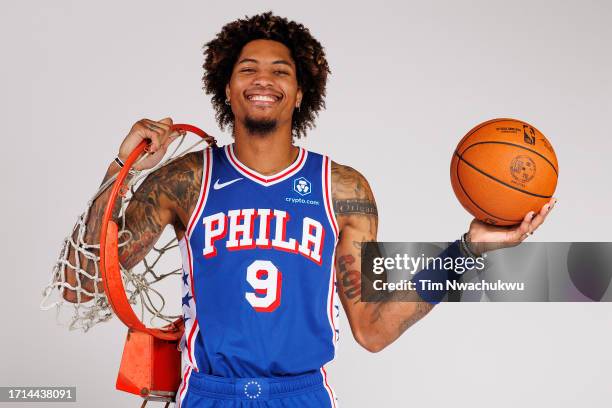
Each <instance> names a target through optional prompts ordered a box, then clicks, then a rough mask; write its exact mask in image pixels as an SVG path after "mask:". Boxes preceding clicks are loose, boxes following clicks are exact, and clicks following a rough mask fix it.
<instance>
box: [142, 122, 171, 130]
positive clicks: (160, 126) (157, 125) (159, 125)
mask: <svg viewBox="0 0 612 408" xmlns="http://www.w3.org/2000/svg"><path fill="white" fill-rule="evenodd" d="M143 121H144V124H145V126H146V127H147V128H148V129H151V130H154V131H156V132H161V133H163V132H167V131H168V130H169V129H170V126H169V125H168V124H166V123H164V122H161V121H158V122H156V121H154V120H151V119H144V120H143Z"/></svg>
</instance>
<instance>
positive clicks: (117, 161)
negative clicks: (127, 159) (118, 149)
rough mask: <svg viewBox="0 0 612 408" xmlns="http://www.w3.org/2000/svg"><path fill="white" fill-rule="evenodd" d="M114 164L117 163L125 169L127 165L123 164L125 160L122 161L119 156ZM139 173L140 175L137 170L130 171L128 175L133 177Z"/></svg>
mask: <svg viewBox="0 0 612 408" xmlns="http://www.w3.org/2000/svg"><path fill="white" fill-rule="evenodd" d="M114 162H115V163H117V166H119V167H121V168H123V167H124V166H125V163H124V162H123V160H121V159H120V158H119V156H117V157H115V160H114ZM139 173H140V171H139V170H136V169H130V171H128V174H130V175H131V176H136V175H138V174H139Z"/></svg>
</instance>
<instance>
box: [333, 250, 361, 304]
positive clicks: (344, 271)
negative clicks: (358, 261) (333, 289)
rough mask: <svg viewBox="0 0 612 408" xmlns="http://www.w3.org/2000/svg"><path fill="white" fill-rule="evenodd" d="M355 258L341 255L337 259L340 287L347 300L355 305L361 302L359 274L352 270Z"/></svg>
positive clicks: (357, 271)
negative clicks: (352, 301)
mask: <svg viewBox="0 0 612 408" xmlns="http://www.w3.org/2000/svg"><path fill="white" fill-rule="evenodd" d="M354 264H355V257H354V256H353V255H350V254H349V255H343V256H340V257H339V258H338V272H339V273H340V285H341V286H342V289H341V290H342V291H343V293H344V295H345V296H346V298H347V299H350V300H354V302H355V303H357V302H359V301H360V300H361V272H360V271H359V270H358V269H353V268H354Z"/></svg>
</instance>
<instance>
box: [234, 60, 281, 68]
mask: <svg viewBox="0 0 612 408" xmlns="http://www.w3.org/2000/svg"><path fill="white" fill-rule="evenodd" d="M247 62H253V63H255V64H257V63H259V61H257V60H256V59H254V58H243V59H241V60H240V61H238V64H244V63H247ZM272 64H282V65H287V66H289V67H293V65H292V64H291V63H290V62H289V61H286V60H276V61H272Z"/></svg>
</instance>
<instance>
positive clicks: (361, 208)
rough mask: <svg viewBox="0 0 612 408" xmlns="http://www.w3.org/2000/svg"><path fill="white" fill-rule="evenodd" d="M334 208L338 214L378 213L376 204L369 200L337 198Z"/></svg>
mask: <svg viewBox="0 0 612 408" xmlns="http://www.w3.org/2000/svg"><path fill="white" fill-rule="evenodd" d="M334 210H335V211H336V215H344V214H363V215H370V214H371V215H378V210H377V209H376V204H375V203H373V202H372V201H369V200H359V199H358V200H335V201H334Z"/></svg>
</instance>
